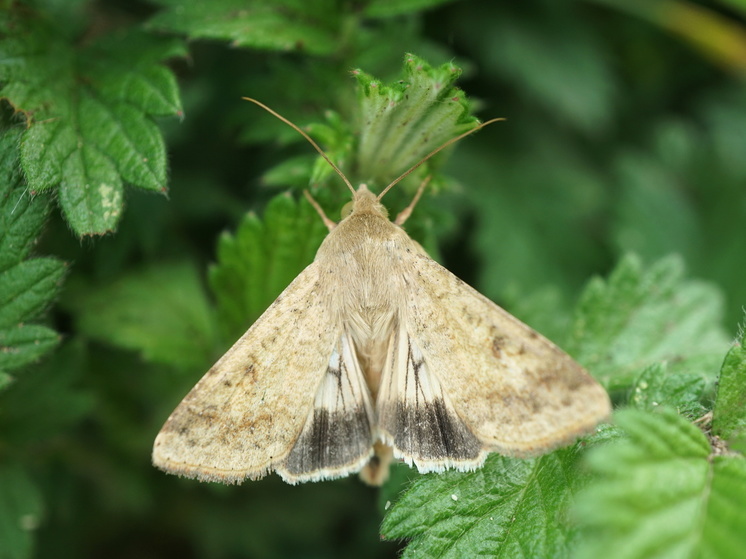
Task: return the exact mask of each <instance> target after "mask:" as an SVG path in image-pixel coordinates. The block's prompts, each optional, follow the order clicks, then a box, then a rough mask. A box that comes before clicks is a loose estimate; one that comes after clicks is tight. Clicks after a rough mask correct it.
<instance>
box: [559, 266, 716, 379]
mask: <svg viewBox="0 0 746 559" xmlns="http://www.w3.org/2000/svg"><path fill="white" fill-rule="evenodd" d="M721 316H722V296H721V295H720V293H719V292H718V291H717V290H716V289H715V288H714V287H712V286H710V285H708V284H705V283H703V282H697V281H693V280H685V279H684V277H683V264H682V262H681V260H680V259H679V258H676V257H670V258H666V259H663V260H661V261H659V262H658V263H657V264H655V265H653V266H651V267H650V268H649V269H648V270H643V267H642V264H641V262H640V260H639V259H638V258H637V257H635V256H627V257H625V258H624V259H623V260H622V261H621V262H620V263H619V265H618V266H617V267H616V269H615V270H614V272H613V273H612V274H611V276H610V277H609V279H608V280H602V279H599V278H596V279H594V280H592V281H591V282H590V283H589V284H588V286H587V287H586V289H585V291H584V293H583V296H582V298H581V301H580V303H579V305H578V310H577V312H576V318H575V322H574V327H573V330H572V334H571V338H570V340H569V341H568V342H567V343H566V344H564V348H565V349H566V350H567V351H568V352H569V353H570V354H571V355H573V356H574V357H575V358H576V359H578V360H579V361H580V362H581V363H582V364H583V365H584V366H585V367H587V368H588V369H589V370H590V371H592V372H593V374H594V376H595V377H596V378H600V379H602V380H604V381H606V382H607V383H608V385H609V386H610V387H611V388H612V389H614V388H626V387H629V386H630V384H631V383H632V382H634V379H635V378H636V377H637V376H638V375H639V374H640V371H641V370H642V369H644V368H645V367H647V366H649V365H651V364H653V363H657V362H661V361H667V362H668V367H669V368H670V369H671V370H691V371H696V372H698V374H703V375H709V376H710V377H712V376H714V374H715V372H716V371H717V369H718V365H719V362H720V360H721V356H722V352H723V350H724V348H725V347H726V344H727V337H726V336H725V333H724V332H723V329H722V326H721V325H720V322H721Z"/></svg>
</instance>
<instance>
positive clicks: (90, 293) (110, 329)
mask: <svg viewBox="0 0 746 559" xmlns="http://www.w3.org/2000/svg"><path fill="white" fill-rule="evenodd" d="M84 289H85V292H83V290H84ZM79 290H80V294H79V295H78V296H77V297H76V300H75V301H74V302H73V306H74V309H75V313H76V314H77V316H78V320H79V322H78V324H77V326H78V329H79V331H80V332H81V333H82V334H84V335H87V336H89V337H91V338H93V339H96V340H101V341H105V342H108V343H110V344H113V345H115V346H119V347H123V348H126V349H131V350H135V351H139V352H141V353H142V356H143V358H144V359H146V360H147V361H151V362H154V363H163V364H167V365H171V366H173V367H178V368H184V369H190V368H193V367H199V366H201V365H203V364H204V363H205V362H206V361H207V360H209V358H210V356H211V355H212V352H213V349H214V344H215V319H214V317H213V315H212V312H211V309H210V308H209V305H208V302H207V299H206V295H205V293H204V290H203V288H202V286H201V285H200V281H199V278H198V276H197V274H196V273H195V271H194V269H192V267H191V266H190V265H188V264H184V263H174V264H160V265H158V266H152V267H150V268H147V269H144V270H141V271H138V272H133V273H132V274H130V275H128V276H124V277H122V278H121V279H120V280H119V281H117V282H116V283H114V284H111V285H109V286H106V287H103V288H99V289H95V290H94V289H93V288H92V286H86V287H85V288H79Z"/></svg>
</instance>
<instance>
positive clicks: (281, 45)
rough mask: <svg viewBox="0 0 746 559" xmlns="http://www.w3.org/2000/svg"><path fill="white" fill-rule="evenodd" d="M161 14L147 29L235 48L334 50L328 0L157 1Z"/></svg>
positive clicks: (334, 18) (335, 8) (334, 15)
mask: <svg viewBox="0 0 746 559" xmlns="http://www.w3.org/2000/svg"><path fill="white" fill-rule="evenodd" d="M156 3H158V4H160V5H161V6H163V7H164V10H163V11H162V12H160V13H159V14H157V15H156V16H155V17H153V18H152V19H151V20H150V22H149V24H148V25H149V27H151V28H154V29H159V30H164V31H172V32H176V33H184V34H185V35H188V36H189V37H191V38H193V39H199V38H207V39H225V40H229V41H231V42H232V44H233V45H234V46H239V47H253V48H259V49H268V50H279V51H306V52H309V53H311V54H317V55H322V54H330V53H333V52H334V51H335V50H336V49H337V47H338V40H337V36H338V33H339V26H340V23H341V18H340V17H339V4H338V3H337V2H334V1H332V0H322V1H316V2H295V1H288V0H279V1H278V0H215V1H213V2H190V1H189V0H156Z"/></svg>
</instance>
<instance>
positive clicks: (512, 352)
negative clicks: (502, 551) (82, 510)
mask: <svg viewBox="0 0 746 559" xmlns="http://www.w3.org/2000/svg"><path fill="white" fill-rule="evenodd" d="M248 100H249V101H252V102H254V103H256V104H258V105H260V106H262V107H263V108H265V109H266V110H268V111H269V112H271V113H272V114H274V115H275V116H277V117H278V118H280V119H281V120H283V121H284V122H286V123H287V124H289V125H291V126H293V127H294V128H295V129H296V130H297V131H298V132H300V133H301V134H303V135H304V136H305V137H306V139H308V140H309V141H310V142H311V144H313V145H314V147H315V148H316V149H317V150H318V151H319V153H321V155H322V156H324V157H325V158H326V156H325V155H324V153H323V151H321V149H320V148H319V147H318V146H317V145H316V144H315V143H314V142H313V140H311V138H309V137H308V135H307V134H305V132H303V131H302V130H300V129H299V128H298V127H297V126H295V125H294V124H292V123H290V122H289V121H287V120H286V119H284V118H283V117H281V116H280V115H278V114H277V113H275V112H274V111H272V110H271V109H269V108H268V107H266V106H264V105H262V104H261V103H259V102H258V101H255V100H253V99H248ZM485 124H486V123H485ZM482 126H483V125H482ZM472 131H473V130H472ZM472 131H470V132H472ZM470 132H467V133H465V134H462V136H459V137H458V138H455V139H454V140H452V141H451V142H447V143H446V144H445V145H444V146H441V148H438V150H435V151H434V152H433V153H431V154H430V155H433V154H434V153H436V152H437V151H439V150H440V149H442V148H443V147H445V146H446V145H449V144H450V143H452V142H453V141H456V140H458V139H459V138H461V137H463V136H465V135H466V134H468V133H470ZM428 157H430V156H428ZM326 159H327V161H328V162H329V164H330V165H332V167H334V169H335V170H336V171H337V172H338V174H339V175H340V176H341V177H342V178H343V180H344V181H345V183H346V184H347V186H348V188H349V189H350V190H351V191H352V205H351V208H348V210H347V212H343V213H344V214H345V215H343V219H342V220H341V221H340V222H339V223H334V222H333V221H331V220H329V219H328V218H327V217H326V216H325V215H324V213H323V211H322V210H321V208H320V207H319V206H318V205H317V204H316V203H315V202H314V201H313V199H312V198H310V196H309V200H310V201H311V203H312V204H314V207H315V208H316V209H317V210H318V211H319V213H320V215H321V218H322V219H323V220H324V223H325V224H326V225H327V227H328V228H329V234H328V235H327V237H326V239H325V240H324V241H323V243H322V244H321V247H320V248H319V250H318V253H317V254H316V258H315V260H314V261H313V262H312V263H311V264H310V265H309V266H308V267H307V268H306V269H305V270H303V271H302V272H301V273H300V274H299V275H298V277H296V278H295V280H294V281H293V282H292V283H291V284H290V285H289V286H288V287H287V288H286V289H285V291H283V292H282V294H281V295H280V296H279V297H278V298H277V299H276V300H275V302H274V303H272V305H271V306H270V307H269V308H268V309H267V310H266V311H265V312H264V314H262V315H261V317H259V319H258V320H257V321H256V322H255V323H254V324H253V325H252V326H251V327H250V328H249V330H248V331H247V332H246V333H245V334H244V335H243V336H242V337H241V338H240V339H239V340H238V341H237V342H236V343H235V344H234V345H233V347H231V348H230V349H229V350H228V352H227V353H226V354H225V355H223V357H222V358H220V360H219V361H218V362H217V363H215V365H214V366H213V367H212V368H211V369H210V370H209V371H208V372H207V374H205V376H204V377H203V378H202V379H201V380H200V381H199V382H198V383H197V385H196V386H195V387H194V388H193V389H192V390H191V391H190V392H189V393H188V394H187V396H186V397H185V398H184V399H183V401H182V402H181V403H180V404H179V405H178V407H177V408H176V409H175V410H174V412H173V413H172V414H171V416H170V417H169V418H168V420H167V421H166V423H165V425H164V426H163V428H162V429H161V431H160V433H158V436H157V437H156V439H155V444H154V447H153V463H154V464H155V466H157V467H158V468H161V469H162V470H165V471H166V472H169V473H174V474H178V475H182V476H186V477H191V478H196V479H199V480H202V481H218V482H223V483H240V482H242V481H244V480H245V479H258V478H261V477H263V476H264V475H266V474H267V473H269V472H271V471H275V472H277V473H278V474H279V475H280V476H281V477H282V479H284V480H285V481H286V482H288V483H291V484H294V483H299V482H306V481H319V480H326V479H333V478H339V477H343V476H347V475H349V474H352V473H355V472H360V474H361V478H362V479H363V480H364V481H366V482H368V483H370V484H373V485H379V484H381V483H383V481H384V480H385V479H386V477H387V475H388V468H389V462H390V461H391V459H392V458H397V459H401V460H403V461H404V462H406V463H407V464H409V465H410V466H415V467H416V468H417V469H418V470H419V471H420V472H441V471H444V470H446V469H449V468H455V469H457V470H462V471H468V470H474V469H476V468H479V467H480V466H481V465H482V464H483V463H484V460H485V458H486V456H487V454H488V453H490V452H499V453H501V454H505V455H511V456H519V457H528V456H534V455H537V454H541V453H544V452H548V451H550V450H552V449H554V448H557V447H559V446H562V445H565V444H568V443H570V442H572V441H573V440H574V439H575V438H577V437H578V436H580V435H582V434H585V433H588V432H590V431H591V430H593V429H594V428H595V426H596V425H597V424H598V423H599V422H600V421H602V420H603V419H604V418H606V417H607V416H608V415H609V413H610V403H609V398H608V396H607V394H606V392H605V391H604V389H603V388H602V387H601V386H600V385H599V384H598V383H597V382H596V381H595V380H594V379H593V378H592V377H591V376H590V375H589V374H588V373H587V372H586V371H585V370H584V369H583V368H582V367H581V366H580V365H579V364H578V363H576V362H575V361H574V360H573V359H572V358H570V357H569V356H568V355H567V354H566V353H564V352H563V351H562V350H560V349H559V348H558V347H557V346H555V345H554V344H553V343H552V342H550V341H549V340H547V339H546V338H544V337H543V336H541V335H540V334H538V333H537V332H535V331H534V330H532V329H531V328H529V327H528V326H526V325H525V324H523V323H522V322H520V321H519V320H518V319H516V318H514V317H513V316H511V315H510V314H508V313H507V312H506V311H504V310H503V309H501V308H500V307H499V306H497V305H496V304H495V303H493V302H492V301H490V300H489V299H487V298H486V297H485V296H483V295H481V294H480V293H479V292H477V291H476V290H474V289H473V288H471V287H470V286H468V285H467V284H466V283H464V282H463V281H461V280H460V279H458V278H457V277H456V276H455V275H453V274H452V273H451V272H449V271H448V270H446V269H445V268H444V267H442V266H441V265H440V264H438V263H437V262H435V261H434V260H432V259H431V258H430V257H429V256H428V255H427V254H426V253H425V251H424V250H423V249H422V247H421V246H420V245H419V244H418V243H417V242H415V241H414V240H412V239H411V238H410V237H409V236H408V235H407V233H406V232H405V231H404V229H402V225H403V223H404V222H405V221H406V219H407V217H409V215H410V213H411V211H412V208H413V207H414V205H415V203H416V202H417V200H418V199H419V196H420V194H421V193H422V190H423V188H424V187H425V185H426V182H423V184H422V185H421V187H420V189H419V190H418V193H417V195H416V196H415V198H414V200H413V201H412V203H411V204H410V205H409V206H408V207H407V208H406V209H405V210H404V211H403V212H402V213H401V214H399V216H398V217H397V218H396V219H395V220H394V221H393V222H392V221H390V220H389V218H388V217H387V211H386V209H385V208H384V207H383V205H382V204H381V198H382V196H383V195H384V194H385V193H386V192H387V191H388V190H389V189H390V188H391V187H392V186H393V185H394V184H396V182H398V180H400V179H401V178H402V177H400V179H397V181H394V183H392V184H390V185H389V186H388V187H387V188H386V189H385V190H384V191H383V192H382V193H381V194H379V195H377V196H376V195H375V194H373V193H372V192H371V191H370V190H369V189H368V188H367V187H366V185H364V184H363V185H360V187H359V188H357V189H356V190H355V189H354V188H353V187H352V185H351V184H350V182H349V181H348V180H347V179H346V178H345V176H344V174H343V173H342V172H341V171H340V170H339V169H338V168H337V167H336V166H335V165H334V164H333V163H332V162H331V161H330V160H329V159H328V158H326ZM425 159H427V157H426V158H425ZM423 161H424V160H423ZM418 165H419V164H418ZM415 167H416V166H415ZM415 167H413V168H412V169H410V171H408V172H407V173H405V175H406V174H408V173H409V172H411V171H412V170H414V168H415ZM405 175H403V176H405Z"/></svg>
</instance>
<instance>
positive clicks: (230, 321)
mask: <svg viewBox="0 0 746 559" xmlns="http://www.w3.org/2000/svg"><path fill="white" fill-rule="evenodd" d="M325 231H326V228H325V227H324V225H323V223H322V222H321V219H319V216H318V214H317V213H316V211H315V210H314V209H313V208H312V207H311V205H310V204H308V203H307V202H306V201H305V200H303V201H301V202H295V201H294V200H293V198H292V197H290V196H289V195H287V194H280V195H278V196H275V197H274V198H273V199H272V200H271V201H270V202H269V204H267V207H266V209H265V211H264V217H263V219H261V220H260V219H259V218H258V217H256V215H254V214H253V213H249V214H247V215H246V217H244V219H243V221H242V222H241V224H240V225H239V227H238V230H237V231H236V233H235V234H230V233H227V232H226V233H223V235H222V236H221V237H220V241H219V242H218V261H217V263H216V264H214V265H213V266H211V267H210V270H209V281H210V287H211V288H212V290H213V292H214V294H215V297H216V299H217V302H218V311H219V316H220V323H221V326H222V329H223V331H224V332H225V334H226V338H227V339H230V340H233V339H235V338H236V337H238V336H239V335H240V334H242V333H243V332H244V331H245V330H246V329H247V328H248V327H249V326H250V325H251V323H252V322H253V321H254V320H255V319H256V318H257V317H258V316H259V315H260V314H261V313H262V312H263V311H264V310H265V309H266V308H267V307H268V306H269V305H270V303H272V301H273V300H274V299H275V298H276V297H277V296H278V295H279V294H280V292H281V291H282V290H283V289H285V288H286V287H287V286H288V284H289V283H290V282H291V281H292V280H293V279H294V278H295V276H297V275H298V274H299V273H300V271H301V270H303V268H304V267H305V266H307V265H308V264H310V263H311V261H312V260H313V257H314V255H315V254H316V251H317V250H318V248H319V245H320V244H321V241H322V240H323V239H324V236H325Z"/></svg>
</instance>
